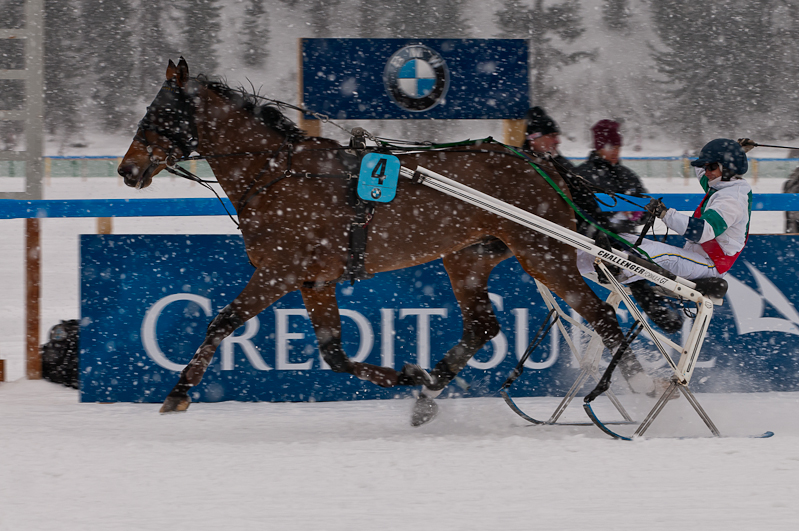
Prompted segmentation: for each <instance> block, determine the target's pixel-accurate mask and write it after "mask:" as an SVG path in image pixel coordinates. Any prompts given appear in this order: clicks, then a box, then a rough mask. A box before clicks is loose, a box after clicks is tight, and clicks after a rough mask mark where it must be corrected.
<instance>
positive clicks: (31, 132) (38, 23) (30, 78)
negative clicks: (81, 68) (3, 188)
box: [0, 0, 44, 199]
mask: <svg viewBox="0 0 799 531" xmlns="http://www.w3.org/2000/svg"><path fill="white" fill-rule="evenodd" d="M43 36H44V0H26V1H25V27H24V28H20V29H0V39H15V40H21V41H23V42H24V43H25V68H24V69H17V70H0V79H19V80H24V81H25V106H24V108H23V109H22V110H14V111H8V110H5V111H4V110H0V120H9V121H19V122H24V124H25V151H0V160H12V161H17V160H18V161H24V162H25V191H24V192H0V198H5V199H42V174H43V171H42V170H43V164H42V156H43V154H44V90H43V86H44V54H43V47H44V37H43Z"/></svg>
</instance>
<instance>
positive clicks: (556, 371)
mask: <svg viewBox="0 0 799 531" xmlns="http://www.w3.org/2000/svg"><path fill="white" fill-rule="evenodd" d="M675 243H676V242H675ZM797 256H799V239H797V238H796V237H791V236H779V235H768V236H752V237H751V238H750V241H749V245H748V246H747V248H746V250H745V251H744V253H743V255H742V256H741V258H739V260H738V262H736V264H735V267H734V268H733V269H732V270H731V272H730V274H728V276H727V280H728V281H729V283H730V289H729V292H728V294H727V297H726V299H725V303H724V305H723V306H721V307H717V308H716V313H715V315H714V317H713V321H712V323H711V326H710V331H709V334H708V337H707V340H706V341H705V346H704V349H703V354H702V356H701V357H700V363H699V366H698V368H697V370H696V372H695V374H694V378H693V380H692V388H693V389H694V390H696V391H700V392H701V391H713V392H723V391H730V392H732V391H769V390H771V391H777V390H780V391H782V390H797V389H799V338H798V337H797V336H799V313H797V311H796V308H795V302H796V301H799V272H797V269H796V266H795V264H796V263H797ZM252 272H253V269H252V267H251V266H250V265H249V264H248V262H247V257H246V254H245V252H244V244H243V241H242V239H241V238H240V237H238V236H218V235H213V236H212V235H202V236H196V235H191V236H182V235H181V236H178V235H149V236H148V235H83V236H82V237H81V338H80V346H81V355H80V364H81V400H82V401H84V402H115V401H123V402H161V401H163V399H164V398H165V397H166V394H167V393H168V392H169V390H170V389H171V388H172V386H173V385H174V384H175V382H176V381H177V378H178V372H179V371H180V370H181V368H182V367H183V366H184V365H185V364H186V363H187V362H188V361H189V359H191V357H192V355H193V354H194V351H195V349H196V348H197V347H198V346H199V345H200V343H201V342H202V340H203V338H204V335H205V330H206V327H207V325H208V323H209V322H210V321H211V319H212V318H213V316H214V315H215V314H216V313H217V312H218V311H219V310H220V309H221V308H223V307H224V306H225V305H227V304H228V303H229V302H230V301H231V300H232V299H233V298H234V297H235V296H236V295H237V294H238V293H239V291H240V290H241V289H242V288H243V287H244V285H245V284H246V282H247V280H248V279H249V277H250V275H251V274H252ZM597 290H598V292H599V293H600V294H601V295H604V293H602V290H601V288H598V287H597ZM489 291H490V292H491V299H492V302H493V304H494V308H495V310H496V313H497V316H498V318H499V320H500V322H501V325H502V333H501V334H500V335H499V336H497V337H496V338H494V340H492V341H491V343H490V344H489V345H488V346H487V347H486V348H484V349H483V350H482V351H481V352H478V354H477V355H476V356H475V358H474V359H473V360H472V361H471V362H470V364H469V366H467V368H466V369H465V370H464V371H463V372H462V373H461V376H462V377H463V379H464V380H465V381H466V382H468V383H470V384H471V388H470V389H469V390H468V391H464V390H462V389H461V388H459V387H457V386H455V385H451V386H450V387H449V388H448V391H447V392H448V393H458V394H460V395H462V396H492V395H496V393H497V391H498V389H499V387H500V385H501V384H502V382H504V380H505V378H506V376H507V375H508V373H509V372H510V371H511V370H512V369H513V367H514V366H515V365H516V363H518V359H519V357H520V356H521V355H522V353H523V352H524V350H525V348H526V346H527V343H528V342H529V340H530V339H531V337H532V336H533V335H534V334H535V331H536V330H537V329H538V326H539V325H540V323H541V322H542V320H543V319H544V316H545V314H546V310H545V307H544V305H543V302H542V300H541V297H540V295H539V294H538V292H537V290H536V288H535V283H534V282H533V281H532V279H531V278H530V277H529V276H528V275H527V274H526V273H524V272H523V271H522V270H521V268H520V266H519V265H518V263H517V262H516V261H515V260H514V259H510V260H506V261H505V262H503V263H502V264H500V265H499V266H498V267H497V268H496V270H495V271H494V273H493V275H492V277H491V281H490V283H489ZM337 294H338V298H339V305H340V307H341V314H342V323H343V336H344V337H343V339H344V348H345V350H346V352H347V353H348V355H349V356H350V357H352V358H354V359H356V360H358V361H366V362H369V363H374V364H379V365H384V366H390V367H395V368H397V369H399V368H401V367H402V365H403V364H404V363H406V362H413V363H419V364H421V365H422V366H424V367H430V366H432V365H435V363H436V362H437V361H438V360H439V359H440V358H441V357H442V356H443V354H444V353H445V352H446V351H447V349H449V348H450V347H452V346H453V345H454V344H455V343H456V342H457V340H458V339H459V337H460V333H461V326H462V321H461V316H460V310H459V308H458V305H457V303H456V301H455V298H454V296H453V295H452V290H451V288H450V286H449V281H448V277H447V275H446V273H445V271H444V268H443V266H442V265H441V263H440V261H439V262H433V263H430V264H426V265H422V266H417V267H414V268H409V269H405V270H401V271H395V272H391V273H383V274H379V275H377V276H376V277H375V278H373V279H371V280H367V281H363V282H358V283H356V284H355V285H354V286H350V285H345V284H341V285H339V286H338V287H337ZM618 316H619V320H620V322H621V323H622V326H624V327H629V326H630V324H631V322H630V319H629V313H628V312H627V310H626V309H625V308H624V307H622V308H621V309H620V311H619V314H618ZM678 335H679V333H678ZM573 339H575V340H576V341H575V342H576V343H578V344H584V343H585V341H586V340H587V338H582V339H581V338H580V337H577V336H574V337H573ZM675 339H678V338H675ZM634 350H635V351H636V353H637V354H638V356H639V357H640V358H641V359H642V361H643V363H644V365H645V366H646V367H647V368H649V369H650V370H652V371H657V370H660V369H665V368H666V367H665V362H664V361H663V360H662V359H660V358H659V355H657V356H656V355H655V351H654V349H653V348H652V346H651V343H650V342H649V340H647V339H646V338H639V339H638V340H637V341H636V343H635V344H634ZM577 372H578V369H577V364H576V361H575V360H574V358H573V356H572V354H571V352H570V351H569V350H568V348H567V347H566V344H565V341H564V340H563V338H561V337H560V336H558V335H557V334H554V335H552V336H551V338H550V339H549V340H548V341H547V342H546V343H545V345H544V346H542V347H541V348H539V350H538V351H537V352H536V353H535V354H534V356H533V358H532V359H531V360H530V361H528V368H527V370H526V371H525V372H524V374H523V375H522V377H520V378H519V379H518V380H517V381H516V383H515V384H514V387H513V393H514V395H516V396H562V395H563V394H564V393H565V392H566V391H567V390H568V388H569V386H570V385H571V384H572V383H573V381H574V378H575V377H576V375H577ZM622 385H623V384H622ZM409 392H410V391H409V389H407V388H394V389H382V388H379V387H377V386H375V385H373V384H370V383H366V382H363V381H361V380H358V379H356V378H354V377H352V376H349V375H342V374H336V373H333V372H332V371H330V370H329V368H327V367H326V366H325V365H324V364H323V362H322V361H321V359H320V356H319V351H318V348H317V344H316V339H315V337H314V335H313V331H312V328H311V325H310V321H309V320H308V317H307V313H306V312H305V309H304V307H303V304H302V298H301V297H300V295H299V293H297V292H294V293H289V294H287V295H286V296H284V297H283V298H282V299H280V300H279V301H278V302H277V303H275V304H274V305H272V306H270V307H269V308H267V309H266V310H265V311H264V312H262V313H261V314H260V315H258V316H257V317H255V318H253V319H251V320H250V321H248V322H247V323H246V324H245V325H244V326H242V327H241V328H239V329H238V330H237V331H236V332H235V333H234V335H232V336H231V337H229V338H228V339H226V340H225V341H224V342H223V343H222V345H220V347H219V349H218V350H217V353H216V356H215V357H214V360H213V362H212V364H211V365H210V367H209V369H208V372H207V373H206V375H205V377H204V379H203V381H202V383H201V384H200V385H199V386H197V387H196V388H195V389H193V390H192V393H193V394H192V399H193V400H195V401H220V400H244V401H309V400H318V401H321V400H355V399H373V398H394V397H400V396H408V394H409Z"/></svg>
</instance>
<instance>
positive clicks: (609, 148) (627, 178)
mask: <svg viewBox="0 0 799 531" xmlns="http://www.w3.org/2000/svg"><path fill="white" fill-rule="evenodd" d="M619 127H620V124H619V122H615V121H613V120H600V121H598V122H597V123H596V124H594V126H593V127H592V128H591V133H592V135H593V138H594V150H593V151H592V152H591V153H590V154H589V155H588V160H586V161H585V162H584V163H582V164H581V165H580V166H578V167H577V169H576V170H575V171H576V173H577V175H579V176H581V177H583V178H584V179H586V180H588V181H589V182H591V183H592V184H594V185H596V186H598V187H600V188H603V189H605V190H608V191H609V192H614V193H617V194H630V195H642V194H646V193H647V191H646V188H645V187H644V185H643V183H642V182H641V179H640V177H638V175H636V174H635V172H634V171H632V170H631V169H630V168H628V167H626V166H624V165H623V164H621V162H619V158H620V156H621V146H622V136H621V133H619ZM641 218H642V214H641V212H616V213H615V214H613V215H611V216H608V221H607V224H606V226H607V227H608V228H610V229H611V230H612V231H613V232H616V233H623V232H628V233H632V232H635V228H636V226H637V225H640V224H642V223H643V222H642V221H641Z"/></svg>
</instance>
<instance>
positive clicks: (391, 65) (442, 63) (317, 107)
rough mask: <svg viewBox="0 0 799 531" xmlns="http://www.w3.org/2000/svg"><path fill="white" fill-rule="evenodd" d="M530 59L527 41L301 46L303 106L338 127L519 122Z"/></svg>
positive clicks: (334, 41) (358, 42)
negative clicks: (370, 122)
mask: <svg viewBox="0 0 799 531" xmlns="http://www.w3.org/2000/svg"><path fill="white" fill-rule="evenodd" d="M527 57H528V43H527V41H526V40H523V39H303V40H302V80H303V87H302V90H303V103H304V105H305V107H306V108H307V109H310V110H312V111H314V112H319V113H323V114H326V115H328V116H330V117H331V118H335V119H339V120H343V119H379V120H383V119H403V120H408V119H415V118H424V119H430V118H436V119H446V118H449V119H521V118H524V114H525V112H527V109H528V108H529V106H530V105H529V89H528V70H527ZM308 118H313V117H312V116H308Z"/></svg>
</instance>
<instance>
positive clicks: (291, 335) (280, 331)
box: [274, 308, 313, 371]
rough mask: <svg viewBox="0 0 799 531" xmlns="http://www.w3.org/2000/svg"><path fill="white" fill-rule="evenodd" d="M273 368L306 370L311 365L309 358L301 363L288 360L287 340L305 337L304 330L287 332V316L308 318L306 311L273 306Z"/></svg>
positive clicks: (311, 361)
mask: <svg viewBox="0 0 799 531" xmlns="http://www.w3.org/2000/svg"><path fill="white" fill-rule="evenodd" d="M274 310H275V368H276V369H277V370H279V371H307V370H310V369H311V367H313V360H312V359H310V360H308V361H305V362H301V363H293V362H291V361H289V341H290V340H292V339H305V333H304V332H289V317H291V316H292V315H299V316H302V317H305V318H306V319H308V312H307V311H305V310H303V309H297V308H275V309H274Z"/></svg>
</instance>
